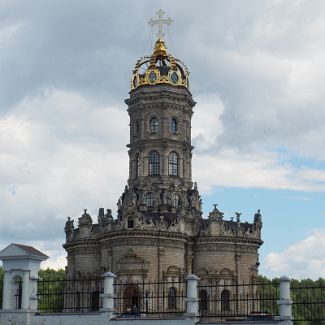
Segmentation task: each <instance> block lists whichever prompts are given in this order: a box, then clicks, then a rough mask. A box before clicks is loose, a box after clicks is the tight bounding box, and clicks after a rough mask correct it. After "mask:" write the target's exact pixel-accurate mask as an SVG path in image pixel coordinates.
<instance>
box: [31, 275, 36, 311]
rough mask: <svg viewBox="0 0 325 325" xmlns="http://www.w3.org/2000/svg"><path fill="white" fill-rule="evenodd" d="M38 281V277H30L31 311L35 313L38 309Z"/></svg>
mask: <svg viewBox="0 0 325 325" xmlns="http://www.w3.org/2000/svg"><path fill="white" fill-rule="evenodd" d="M37 280H38V277H37V276H31V277H30V309H31V310H33V311H37V309H38V298H37Z"/></svg>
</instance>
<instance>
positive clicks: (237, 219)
mask: <svg viewBox="0 0 325 325" xmlns="http://www.w3.org/2000/svg"><path fill="white" fill-rule="evenodd" d="M240 216H241V213H239V212H236V222H240Z"/></svg>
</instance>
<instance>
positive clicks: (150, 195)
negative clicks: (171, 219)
mask: <svg viewBox="0 0 325 325" xmlns="http://www.w3.org/2000/svg"><path fill="white" fill-rule="evenodd" d="M154 205H155V196H154V194H153V193H152V192H149V193H147V194H146V206H147V207H153V206H154Z"/></svg>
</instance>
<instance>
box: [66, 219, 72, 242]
mask: <svg viewBox="0 0 325 325" xmlns="http://www.w3.org/2000/svg"><path fill="white" fill-rule="evenodd" d="M73 230H74V225H73V220H71V219H70V217H68V220H67V221H66V223H65V227H64V231H65V234H66V239H67V240H68V239H70V238H71V236H72V235H73Z"/></svg>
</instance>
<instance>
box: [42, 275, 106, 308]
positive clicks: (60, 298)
mask: <svg viewBox="0 0 325 325" xmlns="http://www.w3.org/2000/svg"><path fill="white" fill-rule="evenodd" d="M102 292H103V280H102V279H101V278H94V279H64V280H49V279H45V280H38V281H37V297H38V309H39V310H40V311H41V312H63V311H64V312H78V311H79V312H90V311H97V310H99V308H100V307H101V299H100V294H101V293H102Z"/></svg>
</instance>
